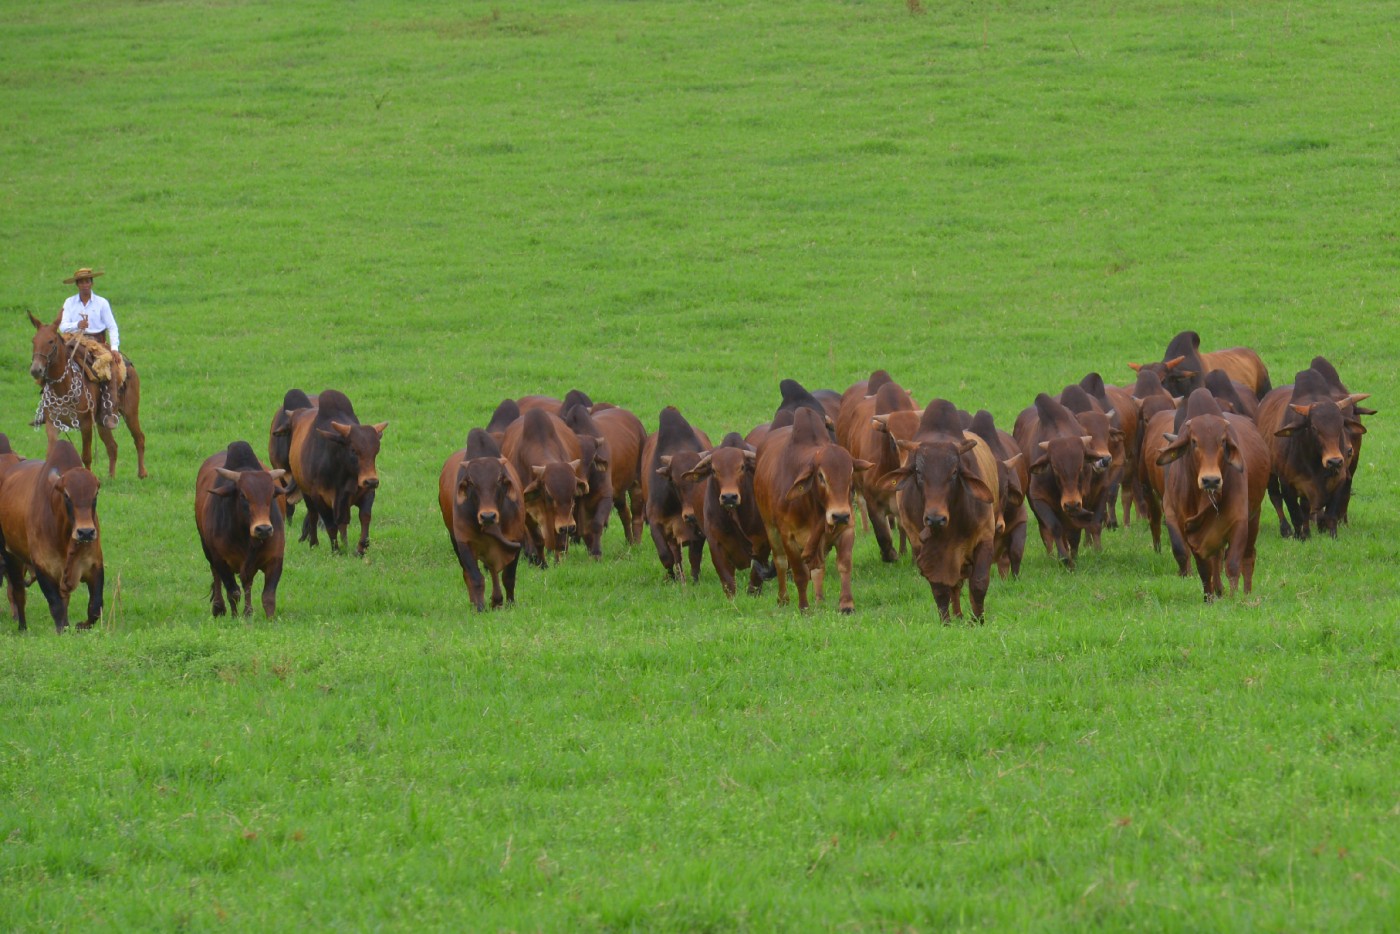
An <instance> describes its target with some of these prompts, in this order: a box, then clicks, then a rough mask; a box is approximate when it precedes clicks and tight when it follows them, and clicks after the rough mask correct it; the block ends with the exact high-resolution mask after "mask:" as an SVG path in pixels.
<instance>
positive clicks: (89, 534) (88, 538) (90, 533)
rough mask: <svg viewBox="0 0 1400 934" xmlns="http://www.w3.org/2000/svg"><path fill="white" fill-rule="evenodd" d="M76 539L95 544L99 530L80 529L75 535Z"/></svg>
mask: <svg viewBox="0 0 1400 934" xmlns="http://www.w3.org/2000/svg"><path fill="white" fill-rule="evenodd" d="M74 537H75V538H77V539H78V541H80V542H95V541H97V529H94V528H86V529H78V530H77V532H76V533H75V534H74Z"/></svg>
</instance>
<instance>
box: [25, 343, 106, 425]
mask: <svg viewBox="0 0 1400 934" xmlns="http://www.w3.org/2000/svg"><path fill="white" fill-rule="evenodd" d="M63 346H64V344H63V338H62V337H60V336H59V335H58V334H54V336H53V345H52V346H51V347H50V348H49V352H48V353H40V352H39V351H38V350H37V349H36V350H35V351H34V356H33V357H31V358H30V359H31V360H36V359H39V358H40V357H42V358H43V360H44V376H43V387H42V389H41V391H40V393H39V406H38V408H36V409H35V410H34V427H35V429H36V430H37V429H38V428H39V427H40V426H41V425H43V424H44V422H45V421H48V422H49V423H50V424H52V425H53V427H54V428H55V429H57V430H58V431H62V432H68V431H76V430H77V429H78V428H80V427H82V416H83V414H84V413H86V412H92V411H93V409H94V406H93V404H92V396H91V395H90V394H89V393H88V391H87V385H86V383H85V382H84V380H83V374H82V370H80V369H79V368H78V361H77V358H76V357H75V356H74V355H73V354H69V355H68V364H67V366H63V365H62V364H61V363H60V364H59V366H60V371H61V372H60V375H58V376H51V375H49V374H50V371H51V370H52V369H53V366H54V355H55V354H56V353H58V351H59V349H60V348H62V347H63ZM65 376H66V377H67V378H68V391H67V392H65V393H63V394H62V395H59V393H58V392H56V391H55V390H54V386H55V385H57V384H58V383H61V382H63V379H64V377H65ZM84 402H85V403H86V405H84V406H82V407H81V408H80V407H79V404H80V403H84Z"/></svg>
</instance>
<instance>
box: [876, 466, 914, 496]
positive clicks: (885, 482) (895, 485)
mask: <svg viewBox="0 0 1400 934" xmlns="http://www.w3.org/2000/svg"><path fill="white" fill-rule="evenodd" d="M913 473H914V468H912V467H900V468H898V469H896V470H891V471H890V472H889V473H887V474H885V475H884V476H882V477H881V478H880V479H878V480H876V481H875V484H874V488H875V489H876V490H879V491H880V492H881V493H892V492H894V491H895V490H898V489H900V488H901V487H903V486H904V482H905V481H906V480H908V479H909V477H910V476H911V475H912V474H913Z"/></svg>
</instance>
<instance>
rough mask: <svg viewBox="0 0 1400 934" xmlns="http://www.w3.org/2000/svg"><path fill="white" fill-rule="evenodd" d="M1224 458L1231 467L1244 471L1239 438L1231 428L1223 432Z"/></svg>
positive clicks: (1242, 452)
mask: <svg viewBox="0 0 1400 934" xmlns="http://www.w3.org/2000/svg"><path fill="white" fill-rule="evenodd" d="M1225 458H1226V460H1227V461H1228V462H1229V464H1230V466H1231V467H1233V468H1235V470H1237V471H1239V472H1240V473H1244V451H1243V450H1241V449H1240V439H1239V438H1238V437H1237V436H1236V435H1235V430H1234V429H1233V428H1231V429H1229V430H1228V431H1226V432H1225Z"/></svg>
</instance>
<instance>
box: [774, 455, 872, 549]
mask: <svg viewBox="0 0 1400 934" xmlns="http://www.w3.org/2000/svg"><path fill="white" fill-rule="evenodd" d="M873 466H875V465H874V464H872V463H871V462H870V461H867V460H858V459H856V458H853V457H851V455H850V454H848V453H847V452H846V449H845V448H843V447H841V446H840V445H839V444H827V445H823V446H821V447H819V448H817V450H816V453H815V454H813V455H812V459H811V460H810V461H809V462H808V463H807V465H806V466H805V467H804V468H803V470H802V472H801V473H799V474H798V475H797V478H796V479H795V480H794V481H793V484H792V486H791V487H789V488H788V492H787V499H788V500H796V499H801V498H803V497H812V498H813V499H814V500H815V503H816V505H817V506H818V507H819V508H820V509H821V510H822V512H823V514H824V516H825V518H826V527H827V529H828V530H835V529H836V528H838V527H843V526H847V525H849V524H850V522H851V511H852V505H851V504H852V501H853V498H854V493H855V475H856V474H858V473H863V472H864V471H867V470H869V469H870V468H871V467H873Z"/></svg>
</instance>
